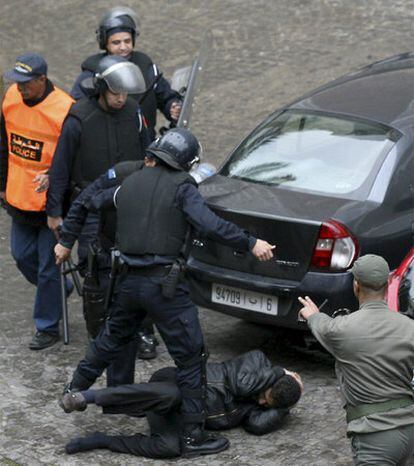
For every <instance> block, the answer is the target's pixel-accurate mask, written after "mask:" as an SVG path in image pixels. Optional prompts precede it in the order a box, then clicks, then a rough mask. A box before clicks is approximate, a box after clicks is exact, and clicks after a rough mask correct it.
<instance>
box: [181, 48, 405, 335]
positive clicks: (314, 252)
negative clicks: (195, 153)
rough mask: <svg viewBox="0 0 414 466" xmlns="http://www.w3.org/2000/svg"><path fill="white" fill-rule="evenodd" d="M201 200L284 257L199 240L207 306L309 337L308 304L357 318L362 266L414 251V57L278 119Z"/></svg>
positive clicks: (197, 292)
mask: <svg viewBox="0 0 414 466" xmlns="http://www.w3.org/2000/svg"><path fill="white" fill-rule="evenodd" d="M200 190H201V191H202V193H203V195H204V196H205V197H206V198H207V201H208V203H209V205H210V206H211V208H212V209H213V210H214V211H215V212H216V213H217V214H218V215H220V216H221V217H223V218H225V219H228V220H231V221H233V222H235V223H237V224H238V225H240V226H241V227H243V228H245V229H246V230H248V231H249V232H250V233H251V234H253V235H254V236H256V237H259V238H262V239H265V240H267V241H269V242H270V243H272V244H275V245H276V246H277V249H276V257H275V258H274V259H273V260H271V261H270V262H263V263H262V262H258V261H256V260H255V259H254V257H253V256H252V255H251V254H245V253H243V252H240V251H236V250H233V249H231V248H229V247H227V246H223V245H221V244H218V243H216V242H214V241H211V240H207V239H205V238H201V237H195V238H194V239H193V245H192V249H191V253H190V257H189V260H188V271H189V275H190V278H191V284H192V295H193V298H194V300H195V301H196V302H197V303H198V304H199V305H202V306H205V307H209V308H211V309H214V310H216V311H220V312H224V313H226V314H230V315H233V316H237V317H240V318H243V319H247V320H250V321H256V322H263V323H269V324H273V325H278V326H282V327H292V328H305V325H304V324H303V323H301V322H298V320H297V312H298V309H299V303H298V301H297V297H298V296H303V295H309V296H311V297H312V298H313V299H314V300H315V301H316V303H318V304H321V303H322V302H325V304H326V305H325V306H324V311H325V312H327V313H332V312H333V311H334V310H335V309H337V308H338V307H348V308H351V309H355V308H356V305H357V303H356V301H355V298H354V297H353V292H352V275H351V272H350V271H349V268H350V267H351V266H352V264H353V262H354V261H355V259H356V258H357V257H358V256H359V255H362V254H366V253H375V254H379V255H382V256H384V257H385V258H386V259H387V260H388V261H389V264H390V266H391V268H394V267H396V266H397V265H398V264H399V263H400V262H401V260H402V258H403V257H404V255H405V253H406V251H407V250H408V249H410V247H411V245H412V239H413V226H414V53H406V54H402V55H398V56H395V57H391V58H389V59H386V60H383V61H380V62H377V63H373V64H371V65H369V66H366V67H364V68H362V69H361V70H359V71H357V72H355V73H352V74H349V75H346V76H344V77H342V78H339V79H337V80H335V81H332V82H330V83H328V84H326V85H325V86H322V87H320V88H318V89H316V90H315V91H313V92H310V93H308V94H307V95H305V96H303V97H302V98H300V99H298V100H296V101H295V102H293V103H292V104H290V105H288V106H286V107H284V108H282V109H280V110H278V111H276V112H275V113H273V114H271V115H270V116H269V117H268V118H266V120H265V121H263V122H262V123H261V124H260V125H259V126H258V127H257V128H256V129H255V130H254V131H253V132H252V133H251V134H249V135H248V136H247V137H246V138H245V139H244V140H243V141H242V142H241V143H240V145H239V146H238V147H237V148H236V149H235V150H234V151H233V152H232V153H231V154H230V156H229V157H228V158H227V160H226V161H225V162H224V164H223V166H222V167H221V169H220V170H219V172H218V174H217V175H215V176H213V177H211V178H209V179H208V180H206V181H205V183H203V184H202V185H201V186H200ZM326 299H327V301H326Z"/></svg>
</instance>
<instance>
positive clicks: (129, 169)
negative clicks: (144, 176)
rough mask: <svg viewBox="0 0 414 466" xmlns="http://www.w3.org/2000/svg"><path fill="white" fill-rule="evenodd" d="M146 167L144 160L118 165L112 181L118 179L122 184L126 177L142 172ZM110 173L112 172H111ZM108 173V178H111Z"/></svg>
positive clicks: (114, 170) (114, 169)
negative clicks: (138, 171)
mask: <svg viewBox="0 0 414 466" xmlns="http://www.w3.org/2000/svg"><path fill="white" fill-rule="evenodd" d="M143 166H144V161H143V160H127V161H126V162H120V163H117V164H116V165H115V166H114V167H113V168H112V170H113V173H111V175H112V176H113V178H112V179H114V178H118V179H119V181H120V182H122V181H123V180H124V179H125V178H126V177H128V176H129V175H131V174H132V173H134V172H136V171H137V170H141V168H142V167H143ZM109 171H110V170H109ZM109 171H108V176H109Z"/></svg>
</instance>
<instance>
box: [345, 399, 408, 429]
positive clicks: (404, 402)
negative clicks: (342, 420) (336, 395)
mask: <svg viewBox="0 0 414 466" xmlns="http://www.w3.org/2000/svg"><path fill="white" fill-rule="evenodd" d="M412 404H414V399H413V398H412V397H411V396H404V397H402V398H397V399H396V400H389V401H383V402H382V403H364V404H360V405H357V406H345V410H346V421H347V422H348V423H349V422H351V421H354V420H355V419H359V418H360V417H364V416H370V415H371V414H380V413H386V412H388V411H392V410H393V409H397V408H405V407H406V406H410V405H412Z"/></svg>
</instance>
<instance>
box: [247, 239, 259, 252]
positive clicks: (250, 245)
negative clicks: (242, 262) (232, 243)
mask: <svg viewBox="0 0 414 466" xmlns="http://www.w3.org/2000/svg"><path fill="white" fill-rule="evenodd" d="M256 241H257V238H255V237H254V236H249V251H251V250H252V249H253V248H254V246H255V244H256Z"/></svg>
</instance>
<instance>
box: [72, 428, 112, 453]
mask: <svg viewBox="0 0 414 466" xmlns="http://www.w3.org/2000/svg"><path fill="white" fill-rule="evenodd" d="M110 439H111V438H110V437H109V436H108V435H105V434H103V433H102V432H94V433H93V434H92V435H89V436H88V437H76V438H74V439H72V440H71V441H70V442H69V443H67V444H66V445H65V450H66V453H68V454H69V455H72V454H73V453H78V452H80V451H88V450H94V449H95V448H108V447H109V442H110Z"/></svg>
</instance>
